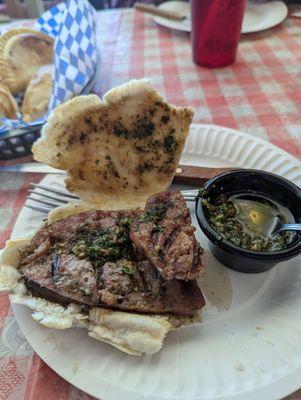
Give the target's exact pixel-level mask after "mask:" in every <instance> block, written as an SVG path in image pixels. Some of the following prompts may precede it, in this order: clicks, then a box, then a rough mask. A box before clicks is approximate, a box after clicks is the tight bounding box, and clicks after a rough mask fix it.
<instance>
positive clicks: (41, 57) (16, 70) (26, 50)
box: [0, 28, 54, 94]
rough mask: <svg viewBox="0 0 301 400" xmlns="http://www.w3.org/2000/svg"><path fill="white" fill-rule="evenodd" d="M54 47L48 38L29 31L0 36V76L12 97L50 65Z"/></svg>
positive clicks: (31, 30) (10, 32) (9, 32)
mask: <svg viewBox="0 0 301 400" xmlns="http://www.w3.org/2000/svg"><path fill="white" fill-rule="evenodd" d="M53 44H54V41H53V39H52V38H51V37H49V36H47V35H45V34H44V33H42V32H38V31H35V30H33V29H28V28H18V29H12V30H10V31H7V32H5V33H4V34H3V35H2V36H1V37H0V76H1V77H2V79H3V80H4V81H5V83H6V84H7V86H8V87H9V89H10V90H11V92H12V93H13V94H15V93H18V92H20V91H22V90H24V89H25V88H26V86H27V85H28V83H29V81H30V80H31V79H32V78H33V77H34V75H35V74H36V72H37V71H38V70H39V68H41V67H42V66H43V65H47V64H50V63H51V61H52V53H53Z"/></svg>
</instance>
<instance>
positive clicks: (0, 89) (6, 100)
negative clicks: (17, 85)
mask: <svg viewBox="0 0 301 400" xmlns="http://www.w3.org/2000/svg"><path fill="white" fill-rule="evenodd" d="M18 111H19V107H18V104H17V102H16V100H15V99H14V97H13V96H12V94H11V92H10V90H9V88H8V87H7V86H6V84H5V83H4V81H3V80H2V79H1V78H0V117H7V118H12V119H13V118H17V112H18Z"/></svg>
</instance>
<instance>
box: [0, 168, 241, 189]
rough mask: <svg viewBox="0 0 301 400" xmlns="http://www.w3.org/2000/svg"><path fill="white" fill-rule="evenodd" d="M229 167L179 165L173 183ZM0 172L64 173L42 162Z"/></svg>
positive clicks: (197, 181) (195, 181)
mask: <svg viewBox="0 0 301 400" xmlns="http://www.w3.org/2000/svg"><path fill="white" fill-rule="evenodd" d="M232 169H233V168H230V167H219V168H214V167H205V166H204V167H200V166H194V165H179V167H178V168H177V170H176V174H175V176H174V180H173V182H174V183H184V184H187V185H203V184H204V183H205V182H206V181H207V180H208V179H211V178H213V177H214V176H216V175H218V174H221V173H223V172H227V171H231V170H232ZM0 172H24V173H25V172H28V173H41V174H66V171H64V170H62V169H56V168H52V167H49V166H48V165H46V164H42V163H24V164H15V165H7V166H3V167H0Z"/></svg>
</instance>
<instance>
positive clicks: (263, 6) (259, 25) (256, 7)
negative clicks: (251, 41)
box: [153, 1, 288, 33]
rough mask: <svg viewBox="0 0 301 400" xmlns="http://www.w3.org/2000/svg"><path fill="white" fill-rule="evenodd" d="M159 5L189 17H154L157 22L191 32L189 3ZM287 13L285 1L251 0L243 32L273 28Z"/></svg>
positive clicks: (173, 2)
mask: <svg viewBox="0 0 301 400" xmlns="http://www.w3.org/2000/svg"><path fill="white" fill-rule="evenodd" d="M158 7H159V8H162V9H164V10H168V11H175V12H178V13H180V14H183V15H187V16H188V19H185V20H183V21H172V20H170V19H167V18H163V17H153V20H154V21H155V22H157V24H159V25H162V26H165V27H166V28H171V29H177V30H180V31H184V32H190V30H191V26H190V18H189V17H190V8H189V3H187V2H184V1H167V2H165V3H162V4H160V5H159V6H158ZM287 13H288V9H287V6H286V5H285V3H283V1H268V2H266V3H257V2H253V1H249V2H248V3H247V7H246V11H245V15H244V20H243V24H242V30H241V32H242V33H251V32H260V31H262V30H265V29H269V28H272V27H273V26H276V25H278V24H280V23H281V22H282V21H283V20H285V18H286V17H287Z"/></svg>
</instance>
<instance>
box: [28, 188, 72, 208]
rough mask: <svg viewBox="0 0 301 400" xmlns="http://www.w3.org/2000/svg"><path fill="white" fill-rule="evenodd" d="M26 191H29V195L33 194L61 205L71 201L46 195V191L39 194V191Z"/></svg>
mask: <svg viewBox="0 0 301 400" xmlns="http://www.w3.org/2000/svg"><path fill="white" fill-rule="evenodd" d="M28 191H29V193H32V194H35V195H37V196H41V197H47V199H52V200H56V201H59V202H60V203H62V204H66V203H68V201H70V200H71V199H68V198H63V197H59V196H55V195H52V196H51V195H49V194H46V193H47V192H46V191H44V192H40V191H39V190H36V189H29V190H28Z"/></svg>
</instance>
